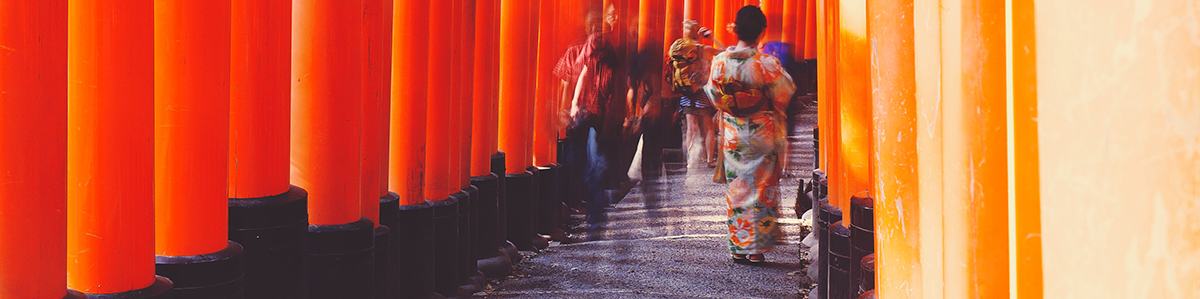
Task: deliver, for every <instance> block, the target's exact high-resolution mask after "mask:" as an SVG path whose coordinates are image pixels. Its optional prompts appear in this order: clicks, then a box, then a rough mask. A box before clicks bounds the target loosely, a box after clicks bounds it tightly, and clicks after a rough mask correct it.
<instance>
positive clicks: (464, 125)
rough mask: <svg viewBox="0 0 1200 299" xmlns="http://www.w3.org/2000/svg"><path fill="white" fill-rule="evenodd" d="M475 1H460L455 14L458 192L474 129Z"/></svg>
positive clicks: (465, 180) (466, 179)
mask: <svg viewBox="0 0 1200 299" xmlns="http://www.w3.org/2000/svg"><path fill="white" fill-rule="evenodd" d="M475 7H476V1H470V0H464V1H463V4H462V6H461V8H460V10H459V11H458V12H457V13H458V14H459V15H461V16H462V18H461V19H462V26H463V27H462V30H461V31H459V33H458V34H457V37H458V39H457V40H458V41H459V42H458V47H461V48H462V50H461V52H459V53H458V57H459V58H458V60H459V61H460V62H461V63H460V64H459V68H458V76H456V78H458V82H459V84H461V86H460V87H459V88H458V89H460V90H462V94H461V95H459V102H460V103H462V104H460V105H458V107H457V108H458V109H459V110H458V117H459V122H460V124H459V125H460V126H461V127H460V128H459V129H458V132H459V133H458V134H457V136H458V147H459V148H458V159H459V166H458V171H457V173H458V178H457V180H455V181H456V182H457V185H458V188H459V189H467V188H470V186H471V176H472V175H471V151H472V148H471V141H472V134H474V126H475V121H476V120H475V117H474V111H475V89H474V88H475V64H476V61H475V43H476V41H475V28H476V27H475V23H476V15H475Z"/></svg>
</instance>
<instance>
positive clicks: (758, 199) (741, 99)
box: [704, 48, 796, 254]
mask: <svg viewBox="0 0 1200 299" xmlns="http://www.w3.org/2000/svg"><path fill="white" fill-rule="evenodd" d="M704 91H705V93H707V94H708V96H709V98H710V99H713V102H714V103H715V104H716V108H717V110H718V111H719V114H720V120H721V125H720V129H721V136H722V137H723V138H724V140H723V141H722V144H721V147H720V149H721V152H722V154H723V155H724V158H725V162H724V163H725V164H724V168H725V177H726V179H727V180H728V182H729V191H728V192H727V193H726V195H725V201H726V202H727V203H728V204H729V209H728V216H729V221H728V222H727V223H728V224H729V242H728V243H729V251H730V252H731V253H733V254H761V253H765V252H767V251H770V250H771V249H773V248H774V247H775V242H776V239H777V238H780V237H782V236H781V234H782V232H781V231H780V229H779V226H778V225H776V217H778V215H779V200H780V193H779V177H780V175H781V174H782V169H783V165H779V161H780V155H782V154H784V153H783V149H784V145H785V144H784V142H787V141H786V140H785V132H784V130H785V127H786V124H785V123H784V118H785V117H786V116H785V115H784V113H783V111H784V110H785V109H787V104H788V102H789V100H790V99H791V98H792V93H794V92H795V91H796V87H795V85H793V84H792V78H791V77H790V76H788V74H787V73H786V72H785V71H784V69H783V66H781V65H780V64H779V60H777V59H775V58H774V57H771V56H769V55H766V54H762V53H759V52H758V51H757V50H756V49H754V48H746V49H742V50H737V51H735V50H734V49H733V48H730V49H729V50H728V51H725V52H724V53H721V54H719V55H717V56H716V57H715V58H713V61H712V69H711V73H710V76H709V81H708V84H707V85H705V86H704Z"/></svg>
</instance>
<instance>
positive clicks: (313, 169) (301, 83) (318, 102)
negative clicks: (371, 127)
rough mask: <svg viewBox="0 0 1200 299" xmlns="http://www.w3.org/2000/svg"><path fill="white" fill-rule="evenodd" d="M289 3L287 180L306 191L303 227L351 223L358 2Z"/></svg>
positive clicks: (357, 132)
mask: <svg viewBox="0 0 1200 299" xmlns="http://www.w3.org/2000/svg"><path fill="white" fill-rule="evenodd" d="M351 2H354V3H361V0H352V1H351ZM293 3H294V5H295V6H293V8H292V18H293V19H292V35H293V36H295V37H296V38H295V39H293V40H292V80H293V81H292V172H291V176H292V181H293V182H295V183H296V184H297V185H299V186H300V187H303V188H305V189H307V190H308V192H309V202H308V215H309V222H310V223H311V224H313V225H335V224H346V223H351V222H354V221H358V220H359V217H361V215H362V212H361V210H360V207H359V202H360V196H359V194H360V192H361V189H360V187H359V185H360V183H359V177H360V175H361V170H360V166H361V160H360V153H359V152H360V146H359V139H360V138H361V136H362V131H361V125H362V103H361V97H362V64H361V63H362V62H361V61H360V59H361V57H362V42H361V38H362V29H361V28H362V21H361V20H362V16H361V15H362V8H361V4H358V5H354V4H353V3H336V4H335V3H326V2H323V1H317V0H302V1H297V2H293Z"/></svg>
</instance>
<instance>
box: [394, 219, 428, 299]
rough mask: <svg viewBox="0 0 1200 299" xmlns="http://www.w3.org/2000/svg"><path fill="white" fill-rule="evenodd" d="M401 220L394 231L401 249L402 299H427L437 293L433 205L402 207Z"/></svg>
mask: <svg viewBox="0 0 1200 299" xmlns="http://www.w3.org/2000/svg"><path fill="white" fill-rule="evenodd" d="M398 209H399V213H398V214H397V215H398V216H397V217H398V218H399V219H400V221H399V224H397V225H398V226H397V227H396V228H395V229H394V230H393V232H395V233H396V235H397V238H398V239H399V241H398V242H397V243H396V247H399V249H400V258H399V260H398V263H397V267H398V268H399V269H400V276H399V279H398V281H399V282H400V297H401V298H419V299H427V298H430V297H432V296H433V295H434V292H433V258H432V257H433V252H434V249H433V246H430V245H431V244H434V242H433V205H432V204H430V203H428V202H425V203H420V204H415V205H403V206H399V207H398Z"/></svg>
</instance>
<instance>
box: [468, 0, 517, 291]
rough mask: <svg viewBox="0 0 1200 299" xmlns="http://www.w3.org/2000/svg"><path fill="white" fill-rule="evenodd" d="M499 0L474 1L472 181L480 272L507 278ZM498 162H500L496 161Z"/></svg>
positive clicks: (510, 265) (510, 268)
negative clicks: (500, 128) (499, 120)
mask: <svg viewBox="0 0 1200 299" xmlns="http://www.w3.org/2000/svg"><path fill="white" fill-rule="evenodd" d="M499 7H500V0H478V1H476V2H475V29H474V37H475V41H476V44H475V45H476V47H475V52H474V55H475V57H474V61H475V63H474V64H473V65H472V71H473V74H472V75H473V77H474V79H473V81H472V85H473V87H472V90H473V93H472V102H473V103H472V106H471V110H472V112H471V117H472V118H473V119H474V121H473V122H472V125H471V127H472V128H471V163H470V164H471V169H470V175H471V184H472V185H474V186H475V187H476V188H478V189H479V197H478V202H477V205H478V207H479V209H478V214H479V216H478V218H479V226H478V228H479V232H478V238H477V239H476V240H477V243H476V244H477V245H476V246H478V252H479V254H478V255H477V256H476V258H478V259H479V260H478V262H477V266H478V268H479V271H481V272H483V273H484V274H485V275H487V276H488V277H492V278H496V277H504V276H506V275H508V273H509V272H510V271H512V260H511V259H510V258H509V255H508V254H507V253H505V252H504V251H503V250H498V249H499V248H501V247H504V246H503V245H507V240H506V238H505V237H504V234H505V231H504V229H503V222H502V221H501V218H500V216H501V214H502V213H504V210H503V209H501V206H500V200H501V197H502V196H503V194H502V193H501V192H500V190H501V189H500V187H501V184H500V177H501V176H503V175H504V173H503V172H500V173H494V172H493V170H492V169H493V166H494V165H497V164H499V166H501V169H502V168H503V167H502V166H503V162H502V160H503V153H500V152H498V151H497V145H496V136H497V133H498V132H497V129H498V127H497V126H496V124H497V113H496V112H497V109H498V105H497V96H498V87H499V80H498V77H497V75H498V74H497V72H496V71H497V63H498V62H497V58H498V57H497V53H496V51H495V50H494V49H496V47H497V44H498V43H497V39H498V38H499V28H498V26H495V24H496V23H497V22H498V21H499V18H498V16H499ZM493 161H501V162H500V163H496V162H493Z"/></svg>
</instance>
